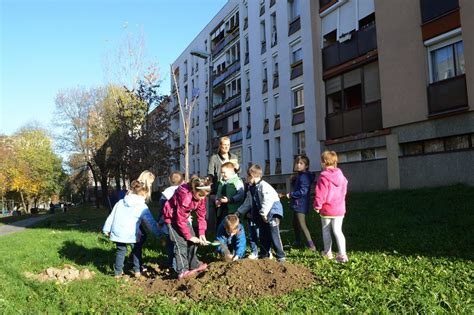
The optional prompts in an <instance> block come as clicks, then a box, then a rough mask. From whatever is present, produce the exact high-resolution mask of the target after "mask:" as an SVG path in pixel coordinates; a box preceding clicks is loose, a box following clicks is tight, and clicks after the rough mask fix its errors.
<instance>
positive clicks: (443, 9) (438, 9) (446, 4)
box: [420, 0, 459, 24]
mask: <svg viewBox="0 0 474 315" xmlns="http://www.w3.org/2000/svg"><path fill="white" fill-rule="evenodd" d="M420 6H421V21H422V23H423V24H425V23H427V22H430V21H432V20H435V19H437V18H438V17H441V16H443V15H445V14H447V13H449V12H451V11H454V10H456V9H458V8H459V0H420Z"/></svg>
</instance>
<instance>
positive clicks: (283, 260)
mask: <svg viewBox="0 0 474 315" xmlns="http://www.w3.org/2000/svg"><path fill="white" fill-rule="evenodd" d="M277 261H278V262H279V263H284V262H285V261H286V258H285V257H282V258H277Z"/></svg>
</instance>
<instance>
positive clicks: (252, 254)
mask: <svg viewBox="0 0 474 315" xmlns="http://www.w3.org/2000/svg"><path fill="white" fill-rule="evenodd" d="M247 258H248V259H252V260H255V259H258V254H254V253H251V254H250V255H248V257H247Z"/></svg>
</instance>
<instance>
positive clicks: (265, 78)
mask: <svg viewBox="0 0 474 315" xmlns="http://www.w3.org/2000/svg"><path fill="white" fill-rule="evenodd" d="M267 91H268V74H267V63H266V62H264V63H263V72H262V93H266V92H267Z"/></svg>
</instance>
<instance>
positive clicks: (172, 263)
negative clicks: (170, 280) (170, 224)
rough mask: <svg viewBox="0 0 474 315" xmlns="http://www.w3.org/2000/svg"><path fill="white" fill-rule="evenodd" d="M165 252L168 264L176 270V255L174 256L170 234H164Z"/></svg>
mask: <svg viewBox="0 0 474 315" xmlns="http://www.w3.org/2000/svg"><path fill="white" fill-rule="evenodd" d="M166 252H167V254H168V266H169V268H171V269H173V270H174V271H176V257H174V244H173V242H172V241H171V239H170V236H169V235H168V236H166Z"/></svg>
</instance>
